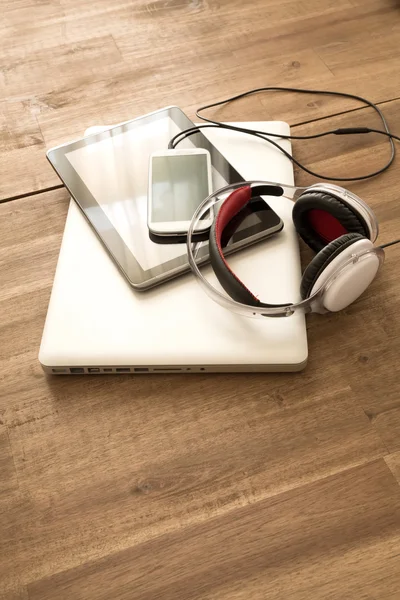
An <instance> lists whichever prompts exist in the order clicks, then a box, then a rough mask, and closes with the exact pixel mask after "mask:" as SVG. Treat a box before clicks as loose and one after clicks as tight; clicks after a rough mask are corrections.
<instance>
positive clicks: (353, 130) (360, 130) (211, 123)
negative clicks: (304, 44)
mask: <svg viewBox="0 0 400 600" xmlns="http://www.w3.org/2000/svg"><path fill="white" fill-rule="evenodd" d="M268 91H285V92H295V93H300V94H321V95H327V96H339V97H341V98H351V99H352V100H357V101H359V102H362V103H363V104H365V105H367V106H369V107H371V108H373V109H374V110H375V112H376V113H377V114H378V115H379V117H380V119H381V121H382V125H383V127H384V131H382V130H379V129H371V128H368V127H348V128H341V129H335V130H329V131H323V132H320V133H317V134H312V135H283V134H277V133H271V132H267V131H258V130H253V129H247V128H245V127H239V126H236V125H227V124H226V123H221V122H220V121H216V120H214V119H209V118H207V117H204V116H203V115H201V114H200V113H201V112H203V111H205V110H207V109H209V108H215V107H217V106H221V105H223V104H227V103H229V102H233V101H235V100H239V99H240V98H245V97H247V96H250V95H252V94H257V93H261V92H268ZM196 116H197V117H198V118H199V119H202V120H203V121H206V122H207V125H198V126H196V127H192V128H189V129H186V130H184V131H181V132H179V133H178V134H177V135H175V136H174V137H173V138H172V139H171V140H170V143H169V144H168V148H170V149H173V148H176V146H177V145H178V144H179V143H180V142H181V141H183V140H184V139H185V138H187V137H189V136H190V135H193V134H195V133H198V132H199V130H200V129H202V128H204V127H221V128H222V129H230V130H232V131H238V132H240V133H246V134H248V135H254V136H256V137H260V138H262V139H264V140H265V141H266V142H268V143H269V144H272V145H273V146H275V148H277V149H278V150H279V151H280V152H282V153H283V154H284V155H285V156H286V157H287V158H289V160H291V161H292V162H293V163H294V164H295V165H296V166H298V167H299V168H300V169H302V170H303V171H305V172H306V173H308V174H309V175H312V176H313V177H317V178H318V179H323V180H326V181H363V180H365V179H370V178H372V177H376V176H377V175H380V174H381V173H384V172H385V171H386V170H387V169H388V168H389V167H390V166H391V165H392V163H393V161H394V158H395V154H396V148H395V145H394V142H393V139H397V140H399V141H400V138H399V137H398V136H396V135H394V134H392V133H391V131H390V129H389V126H388V124H387V122H386V119H385V117H384V115H383V113H382V111H381V110H380V108H379V107H378V106H377V105H376V104H374V103H373V102H370V101H369V100H367V99H365V98H363V97H362V96H356V95H354V94H347V93H345V92H328V91H324V90H304V89H301V88H286V87H262V88H257V89H254V90H249V91H248V92H244V93H242V94H238V95H236V96H232V97H230V98H227V99H225V100H220V101H219V102H214V103H212V104H206V105H205V106H202V107H200V108H198V109H197V111H196ZM365 133H377V134H381V135H385V136H386V137H388V138H389V144H390V147H391V155H390V159H389V161H388V162H387V163H386V165H384V166H383V167H382V168H381V169H378V170H377V171H374V172H372V173H368V174H367V175H361V176H359V177H331V176H329V175H328V176H326V175H321V174H320V173H316V172H314V171H311V169H308V168H307V167H306V166H305V165H303V164H302V163H301V162H300V161H298V160H297V159H295V158H294V157H293V156H292V155H291V154H290V153H289V152H287V151H286V150H284V149H283V148H282V147H281V146H280V145H279V144H277V143H276V142H274V141H273V140H271V139H269V138H271V137H277V138H280V139H288V140H311V139H316V138H320V137H325V136H328V135H358V134H365ZM267 136H268V137H267Z"/></svg>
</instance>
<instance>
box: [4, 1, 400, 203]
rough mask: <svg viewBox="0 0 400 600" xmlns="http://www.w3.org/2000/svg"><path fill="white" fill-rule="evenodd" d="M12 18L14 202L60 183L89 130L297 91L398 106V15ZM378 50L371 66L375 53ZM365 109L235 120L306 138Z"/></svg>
mask: <svg viewBox="0 0 400 600" xmlns="http://www.w3.org/2000/svg"><path fill="white" fill-rule="evenodd" d="M3 5H4V19H3V23H2V42H3V43H2V48H1V49H0V64H2V69H1V70H0V91H1V93H2V97H3V98H4V100H2V101H1V102H0V127H1V133H0V173H1V178H0V199H1V198H9V197H14V196H17V195H21V194H26V193H29V192H32V191H36V190H39V189H42V188H47V187H51V186H54V185H56V184H57V183H59V180H58V178H57V177H56V175H55V174H54V172H53V171H52V169H51V168H50V166H49V165H48V164H47V161H46V158H45V151H46V149H47V148H49V147H51V146H52V145H54V144H58V143H62V142H65V141H68V140H70V139H74V138H75V137H76V136H80V135H82V132H83V131H84V130H85V128H86V127H88V126H89V125H93V124H109V123H113V122H120V121H124V120H128V119H130V118H134V117H135V116H138V115H140V114H143V113H145V112H149V111H151V110H155V109H157V108H160V107H162V106H165V105H167V104H178V105H180V106H181V107H182V108H183V109H184V110H186V111H187V113H188V114H189V116H190V117H193V116H194V111H195V108H196V107H198V106H199V105H201V104H203V103H207V102H211V101H212V100H217V99H222V98H224V97H227V96H229V95H231V94H234V93H238V92H240V91H244V90H245V89H247V88H252V87H259V86H262V85H285V84H286V85H291V86H296V85H297V86H300V87H310V88H313V87H319V88H322V89H337V90H339V89H341V90H343V91H347V92H354V93H359V94H365V95H366V96H368V97H369V98H371V99H373V100H375V101H382V100H387V99H390V98H394V97H397V95H398V88H399V74H398V69H397V61H396V57H397V47H398V43H397V41H398V40H397V38H398V36H399V35H400V34H399V28H396V25H395V23H396V16H397V13H396V8H395V7H394V6H392V5H390V4H388V3H387V2H386V3H380V2H378V1H377V0H375V1H374V2H370V3H368V5H366V6H361V5H360V6H359V5H355V4H354V3H352V2H350V1H349V0H340V1H337V2H333V1H331V0H329V2H328V1H325V2H324V3H323V4H322V5H321V3H320V2H317V1H316V0H305V1H303V2H301V3H299V2H297V1H294V0H292V1H290V0H287V1H285V2H277V1H276V0H268V2H265V0H254V1H253V2H251V3H239V2H235V3H232V2H220V1H219V2H216V1H214V0H212V1H210V2H207V3H205V2H194V3H193V2H185V1H183V0H182V1H180V0H176V1H174V2H145V1H143V0H140V1H138V2H135V3H134V5H132V3H131V2H123V1H122V0H117V1H115V2H113V3H111V4H110V2H109V1H108V0H107V1H106V0H97V1H96V2H95V3H93V2H88V0H86V1H84V2H82V1H81V2H79V3H78V2H70V1H69V0H68V2H39V3H38V2H36V1H34V0H26V1H25V0H24V1H23V2H18V3H12V4H11V3H9V2H3ZM221 32H222V33H221ZM375 46H376V49H377V50H376V52H374V51H373V50H368V51H367V52H366V56H363V53H362V52H361V49H363V48H364V47H367V48H374V47H375ZM49 56H51V57H52V60H51V61H50V63H49V60H48V59H49ZM351 107H353V103H352V102H350V101H347V100H338V99H327V98H322V99H321V98H319V99H315V98H306V97H301V98H299V97H297V96H293V95H292V96H283V97H279V98H277V97H276V96H275V95H274V96H271V97H269V96H268V97H257V98H253V99H251V100H247V101H246V102H243V103H238V104H236V105H235V106H232V108H230V109H229V110H227V111H225V112H222V113H221V116H226V117H227V118H229V119H230V120H243V119H244V120H250V119H256V120H262V119H265V118H266V115H267V118H279V119H283V120H287V121H288V122H289V123H291V124H296V123H299V122H303V121H305V120H310V119H314V118H319V117H321V116H326V115H328V114H331V113H332V112H338V111H343V110H347V109H349V108H351ZM278 108H279V114H278V113H277V110H278Z"/></svg>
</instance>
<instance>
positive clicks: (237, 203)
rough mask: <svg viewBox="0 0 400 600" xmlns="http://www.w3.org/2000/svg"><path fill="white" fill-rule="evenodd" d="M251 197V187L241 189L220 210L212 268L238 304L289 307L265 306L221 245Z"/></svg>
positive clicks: (211, 245) (212, 242)
mask: <svg viewBox="0 0 400 600" xmlns="http://www.w3.org/2000/svg"><path fill="white" fill-rule="evenodd" d="M251 197H252V190H251V188H250V187H248V186H246V187H242V188H239V189H238V190H236V191H234V192H233V193H232V194H231V195H230V196H228V198H227V199H226V200H225V201H224V203H223V204H222V206H221V208H220V209H219V212H218V214H217V217H216V218H215V219H214V223H213V224H212V226H211V229H210V238H209V253H210V262H211V266H212V268H213V269H214V273H215V275H216V277H217V279H218V281H219V282H220V284H221V286H222V287H223V289H224V290H225V291H226V293H227V294H228V295H229V296H230V297H231V298H232V299H233V300H235V301H236V302H240V303H241V304H248V305H249V306H261V307H263V306H264V307H267V308H272V307H276V306H289V305H288V304H283V305H282V304H264V303H263V302H261V301H260V300H259V299H258V298H256V296H254V294H252V293H251V292H250V290H249V289H248V288H247V287H246V286H245V285H244V283H242V282H241V281H240V279H239V278H238V277H237V276H236V275H235V273H234V272H233V271H232V270H231V268H230V266H229V265H228V263H227V262H226V259H225V257H224V254H223V251H222V243H221V239H222V234H223V231H224V229H225V227H226V226H227V225H228V223H229V222H230V221H231V220H232V219H233V218H234V217H235V216H236V215H237V214H238V213H239V211H240V210H241V209H242V208H243V207H244V206H246V204H248V203H249V202H250V200H251Z"/></svg>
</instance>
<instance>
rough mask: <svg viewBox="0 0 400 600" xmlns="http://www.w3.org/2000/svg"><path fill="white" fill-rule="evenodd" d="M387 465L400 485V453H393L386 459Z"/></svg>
mask: <svg viewBox="0 0 400 600" xmlns="http://www.w3.org/2000/svg"><path fill="white" fill-rule="evenodd" d="M385 461H386V464H387V465H388V467H389V469H390V470H391V471H392V473H393V475H394V476H395V477H396V479H397V481H398V482H399V483H400V452H393V453H392V454H389V455H388V456H386V457H385Z"/></svg>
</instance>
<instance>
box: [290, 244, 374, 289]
mask: <svg viewBox="0 0 400 600" xmlns="http://www.w3.org/2000/svg"><path fill="white" fill-rule="evenodd" d="M362 239H365V238H364V237H363V236H362V235H360V234H358V233H347V234H346V235H342V236H341V237H339V238H338V239H337V240H334V241H333V242H331V243H330V244H328V245H327V246H325V248H323V249H322V250H321V251H320V252H318V254H317V255H316V256H314V258H313V260H312V261H311V262H310V264H309V265H308V267H307V268H306V269H305V271H304V273H303V277H302V280H301V286H300V294H301V298H302V300H305V299H306V298H309V297H310V296H311V295H312V292H313V288H314V285H315V283H316V282H317V280H318V278H319V277H320V275H321V274H322V272H323V271H324V270H325V269H326V267H327V266H328V265H329V264H330V263H331V262H332V261H333V260H334V259H335V258H337V257H338V256H339V255H340V254H341V253H342V252H343V250H345V249H346V248H348V247H349V246H352V245H353V244H354V243H355V242H357V241H359V240H362Z"/></svg>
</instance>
